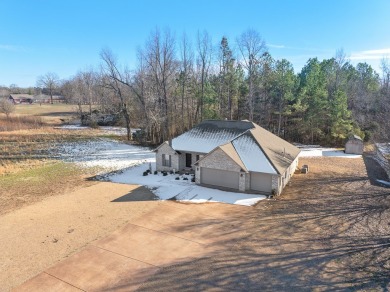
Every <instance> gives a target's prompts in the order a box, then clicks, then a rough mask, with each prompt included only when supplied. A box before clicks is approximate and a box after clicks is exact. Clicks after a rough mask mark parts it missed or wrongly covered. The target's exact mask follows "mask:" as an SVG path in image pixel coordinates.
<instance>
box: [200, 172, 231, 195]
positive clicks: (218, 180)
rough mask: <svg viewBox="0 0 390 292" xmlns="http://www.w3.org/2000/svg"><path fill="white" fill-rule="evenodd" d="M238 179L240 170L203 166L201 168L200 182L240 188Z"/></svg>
mask: <svg viewBox="0 0 390 292" xmlns="http://www.w3.org/2000/svg"><path fill="white" fill-rule="evenodd" d="M238 180H239V173H238V172H234V171H227V170H219V169H212V168H206V167H202V168H201V170H200V182H201V183H202V184H207V185H213V186H219V187H225V188H231V189H236V190H238Z"/></svg>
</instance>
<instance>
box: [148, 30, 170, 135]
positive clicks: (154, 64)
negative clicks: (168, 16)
mask: <svg viewBox="0 0 390 292" xmlns="http://www.w3.org/2000/svg"><path fill="white" fill-rule="evenodd" d="M143 55H144V58H143V59H144V60H145V62H146V66H147V71H148V74H149V76H150V84H149V86H150V91H151V92H152V95H153V96H154V97H155V99H156V100H157V110H159V111H160V115H159V116H160V118H161V123H160V131H159V132H160V134H161V136H160V140H161V141H164V140H169V139H170V138H172V137H171V136H172V130H171V126H172V125H171V122H170V120H171V119H170V116H169V106H170V104H169V103H170V99H171V98H172V95H173V91H174V87H175V85H176V82H175V73H176V72H177V71H176V69H177V67H178V62H177V60H176V59H175V39H174V37H173V36H172V35H171V33H170V32H169V31H168V30H166V31H165V32H164V34H161V33H160V32H159V30H157V29H156V31H155V32H153V33H152V34H151V35H150V37H149V40H148V41H147V43H146V47H145V50H144V53H143Z"/></svg>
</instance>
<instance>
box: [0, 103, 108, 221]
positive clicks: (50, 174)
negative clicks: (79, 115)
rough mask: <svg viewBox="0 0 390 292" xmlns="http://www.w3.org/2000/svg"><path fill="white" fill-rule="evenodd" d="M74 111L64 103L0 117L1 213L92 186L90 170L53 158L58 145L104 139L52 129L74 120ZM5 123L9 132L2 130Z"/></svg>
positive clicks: (89, 132)
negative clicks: (63, 121)
mask: <svg viewBox="0 0 390 292" xmlns="http://www.w3.org/2000/svg"><path fill="white" fill-rule="evenodd" d="M74 110H75V106H74V105H67V104H54V105H49V104H43V105H42V106H40V105H39V104H32V105H30V104H22V105H17V106H16V113H14V114H12V115H11V120H7V119H6V118H5V116H1V115H0V185H1V186H2V187H1V188H0V198H1V200H0V214H5V213H7V212H10V211H12V210H16V209H18V208H21V207H23V206H27V205H29V204H32V203H35V202H37V201H40V200H42V199H44V198H46V197H49V196H54V195H57V194H60V193H64V192H66V191H71V190H73V189H77V188H80V187H83V186H88V185H90V184H91V182H90V181H87V180H86V178H88V177H90V176H92V175H94V172H93V170H85V169H80V168H78V167H77V166H74V165H70V164H65V163H62V162H61V161H59V160H58V159H56V158H55V157H54V156H53V155H52V152H53V149H55V147H57V145H59V144H61V143H64V142H70V141H86V140H90V139H94V138H96V137H104V136H106V134H104V133H101V132H100V131H98V130H94V129H88V130H79V131H65V130H61V129H55V128H53V124H54V125H58V123H60V122H61V120H60V119H63V118H68V119H71V118H72V119H73V118H74V117H75V112H74ZM37 120H38V121H39V123H36V124H35V123H33V122H34V121H37ZM7 123H8V125H10V130H8V131H5V130H3V131H2V130H1V128H2V127H6V125H7Z"/></svg>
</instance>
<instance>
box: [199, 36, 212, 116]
mask: <svg viewBox="0 0 390 292" xmlns="http://www.w3.org/2000/svg"><path fill="white" fill-rule="evenodd" d="M197 53H198V66H199V67H200V90H201V92H200V99H199V106H198V108H199V112H200V114H199V116H200V120H201V121H202V120H203V115H204V113H203V111H204V100H205V85H206V82H207V77H208V72H209V68H210V63H211V56H212V41H211V37H210V36H209V34H208V33H207V31H204V32H203V33H199V32H198V36H197Z"/></svg>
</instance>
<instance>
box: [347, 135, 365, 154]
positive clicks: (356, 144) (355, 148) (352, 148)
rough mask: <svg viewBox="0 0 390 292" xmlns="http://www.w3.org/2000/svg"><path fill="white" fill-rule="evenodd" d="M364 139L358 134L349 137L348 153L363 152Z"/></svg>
mask: <svg viewBox="0 0 390 292" xmlns="http://www.w3.org/2000/svg"><path fill="white" fill-rule="evenodd" d="M363 148H364V145H363V140H362V138H360V137H359V136H357V135H353V136H351V137H349V139H348V141H347V143H345V153H346V154H359V155H362V154H363Z"/></svg>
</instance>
